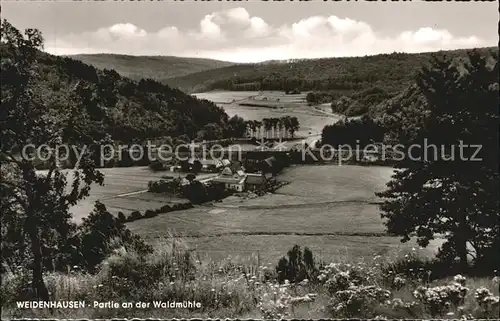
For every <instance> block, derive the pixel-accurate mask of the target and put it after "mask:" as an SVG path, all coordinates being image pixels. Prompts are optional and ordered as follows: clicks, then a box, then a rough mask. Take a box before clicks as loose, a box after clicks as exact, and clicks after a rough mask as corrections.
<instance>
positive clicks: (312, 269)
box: [276, 245, 318, 283]
mask: <svg viewBox="0 0 500 321" xmlns="http://www.w3.org/2000/svg"><path fill="white" fill-rule="evenodd" d="M287 256H288V259H287V258H286V257H282V258H281V259H280V260H279V262H278V265H277V266H276V272H277V274H278V281H279V282H280V283H283V282H285V280H288V281H290V282H292V283H298V282H301V281H303V280H304V279H308V280H311V279H314V278H316V276H317V273H318V269H317V268H316V266H315V264H314V257H313V254H312V251H311V250H309V249H308V248H307V247H306V248H305V249H304V251H302V249H301V248H300V246H298V245H295V246H294V247H293V248H292V249H291V250H290V251H288V253H287Z"/></svg>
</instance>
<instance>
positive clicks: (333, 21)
mask: <svg viewBox="0 0 500 321" xmlns="http://www.w3.org/2000/svg"><path fill="white" fill-rule="evenodd" d="M490 41H491V43H490V42H488V41H486V40H484V39H479V38H478V37H476V36H474V35H471V36H468V37H457V36H455V35H453V34H451V33H450V32H449V31H448V30H445V29H434V28H431V27H426V26H423V27H421V28H420V29H417V30H408V31H404V32H401V33H400V34H399V35H396V36H387V35H383V34H380V33H379V32H377V31H376V30H373V28H372V27H371V26H370V25H368V24H367V23H365V22H363V21H356V20H353V19H349V18H341V17H337V16H334V15H332V16H312V17H308V18H304V19H302V20H299V21H296V22H294V23H292V24H290V25H272V24H269V23H268V22H266V21H265V20H264V19H262V18H261V17H255V16H251V15H250V13H249V12H248V11H247V10H246V9H244V8H235V9H230V10H224V11H217V12H213V13H211V14H209V15H206V16H204V17H203V18H202V19H201V21H200V23H199V27H198V28H197V29H195V30H179V29H178V28H177V27H175V26H165V27H164V28H161V29H160V30H157V31H149V32H146V30H144V29H141V28H140V27H139V26H136V25H134V24H131V23H121V24H115V25H113V26H110V27H108V28H101V29H98V30H96V31H94V32H86V33H83V34H72V35H68V36H65V37H59V38H58V39H57V40H56V41H50V38H49V39H48V41H47V43H46V48H47V51H49V52H51V53H55V54H74V53H98V52H112V53H123V54H135V55H178V56H193V57H210V58H216V59H223V60H230V61H237V62H254V61H262V60H269V59H290V58H319V57H338V56H360V55H361V56H362V55H370V54H377V53H390V52H394V51H404V52H423V51H434V50H442V49H443V50H444V49H458V48H470V47H477V46H487V45H492V44H493V41H492V40H490Z"/></svg>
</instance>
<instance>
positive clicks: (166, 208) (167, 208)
mask: <svg viewBox="0 0 500 321" xmlns="http://www.w3.org/2000/svg"><path fill="white" fill-rule="evenodd" d="M171 210H172V207H170V205H163V206H162V207H160V213H168V212H170V211H171Z"/></svg>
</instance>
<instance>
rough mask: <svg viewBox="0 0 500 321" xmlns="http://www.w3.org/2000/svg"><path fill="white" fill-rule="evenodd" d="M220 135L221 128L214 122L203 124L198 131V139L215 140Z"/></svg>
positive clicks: (221, 135) (221, 134)
mask: <svg viewBox="0 0 500 321" xmlns="http://www.w3.org/2000/svg"><path fill="white" fill-rule="evenodd" d="M222 137H223V133H222V128H221V127H220V126H219V125H217V124H215V123H210V124H207V125H205V126H204V127H203V129H202V130H200V131H199V132H198V139H200V140H216V139H221V138H222Z"/></svg>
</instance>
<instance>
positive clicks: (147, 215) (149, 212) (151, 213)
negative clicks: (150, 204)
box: [144, 210, 158, 218]
mask: <svg viewBox="0 0 500 321" xmlns="http://www.w3.org/2000/svg"><path fill="white" fill-rule="evenodd" d="M156 215H158V214H157V213H156V211H153V210H146V212H145V213H144V217H145V218H151V217H155V216H156Z"/></svg>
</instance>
